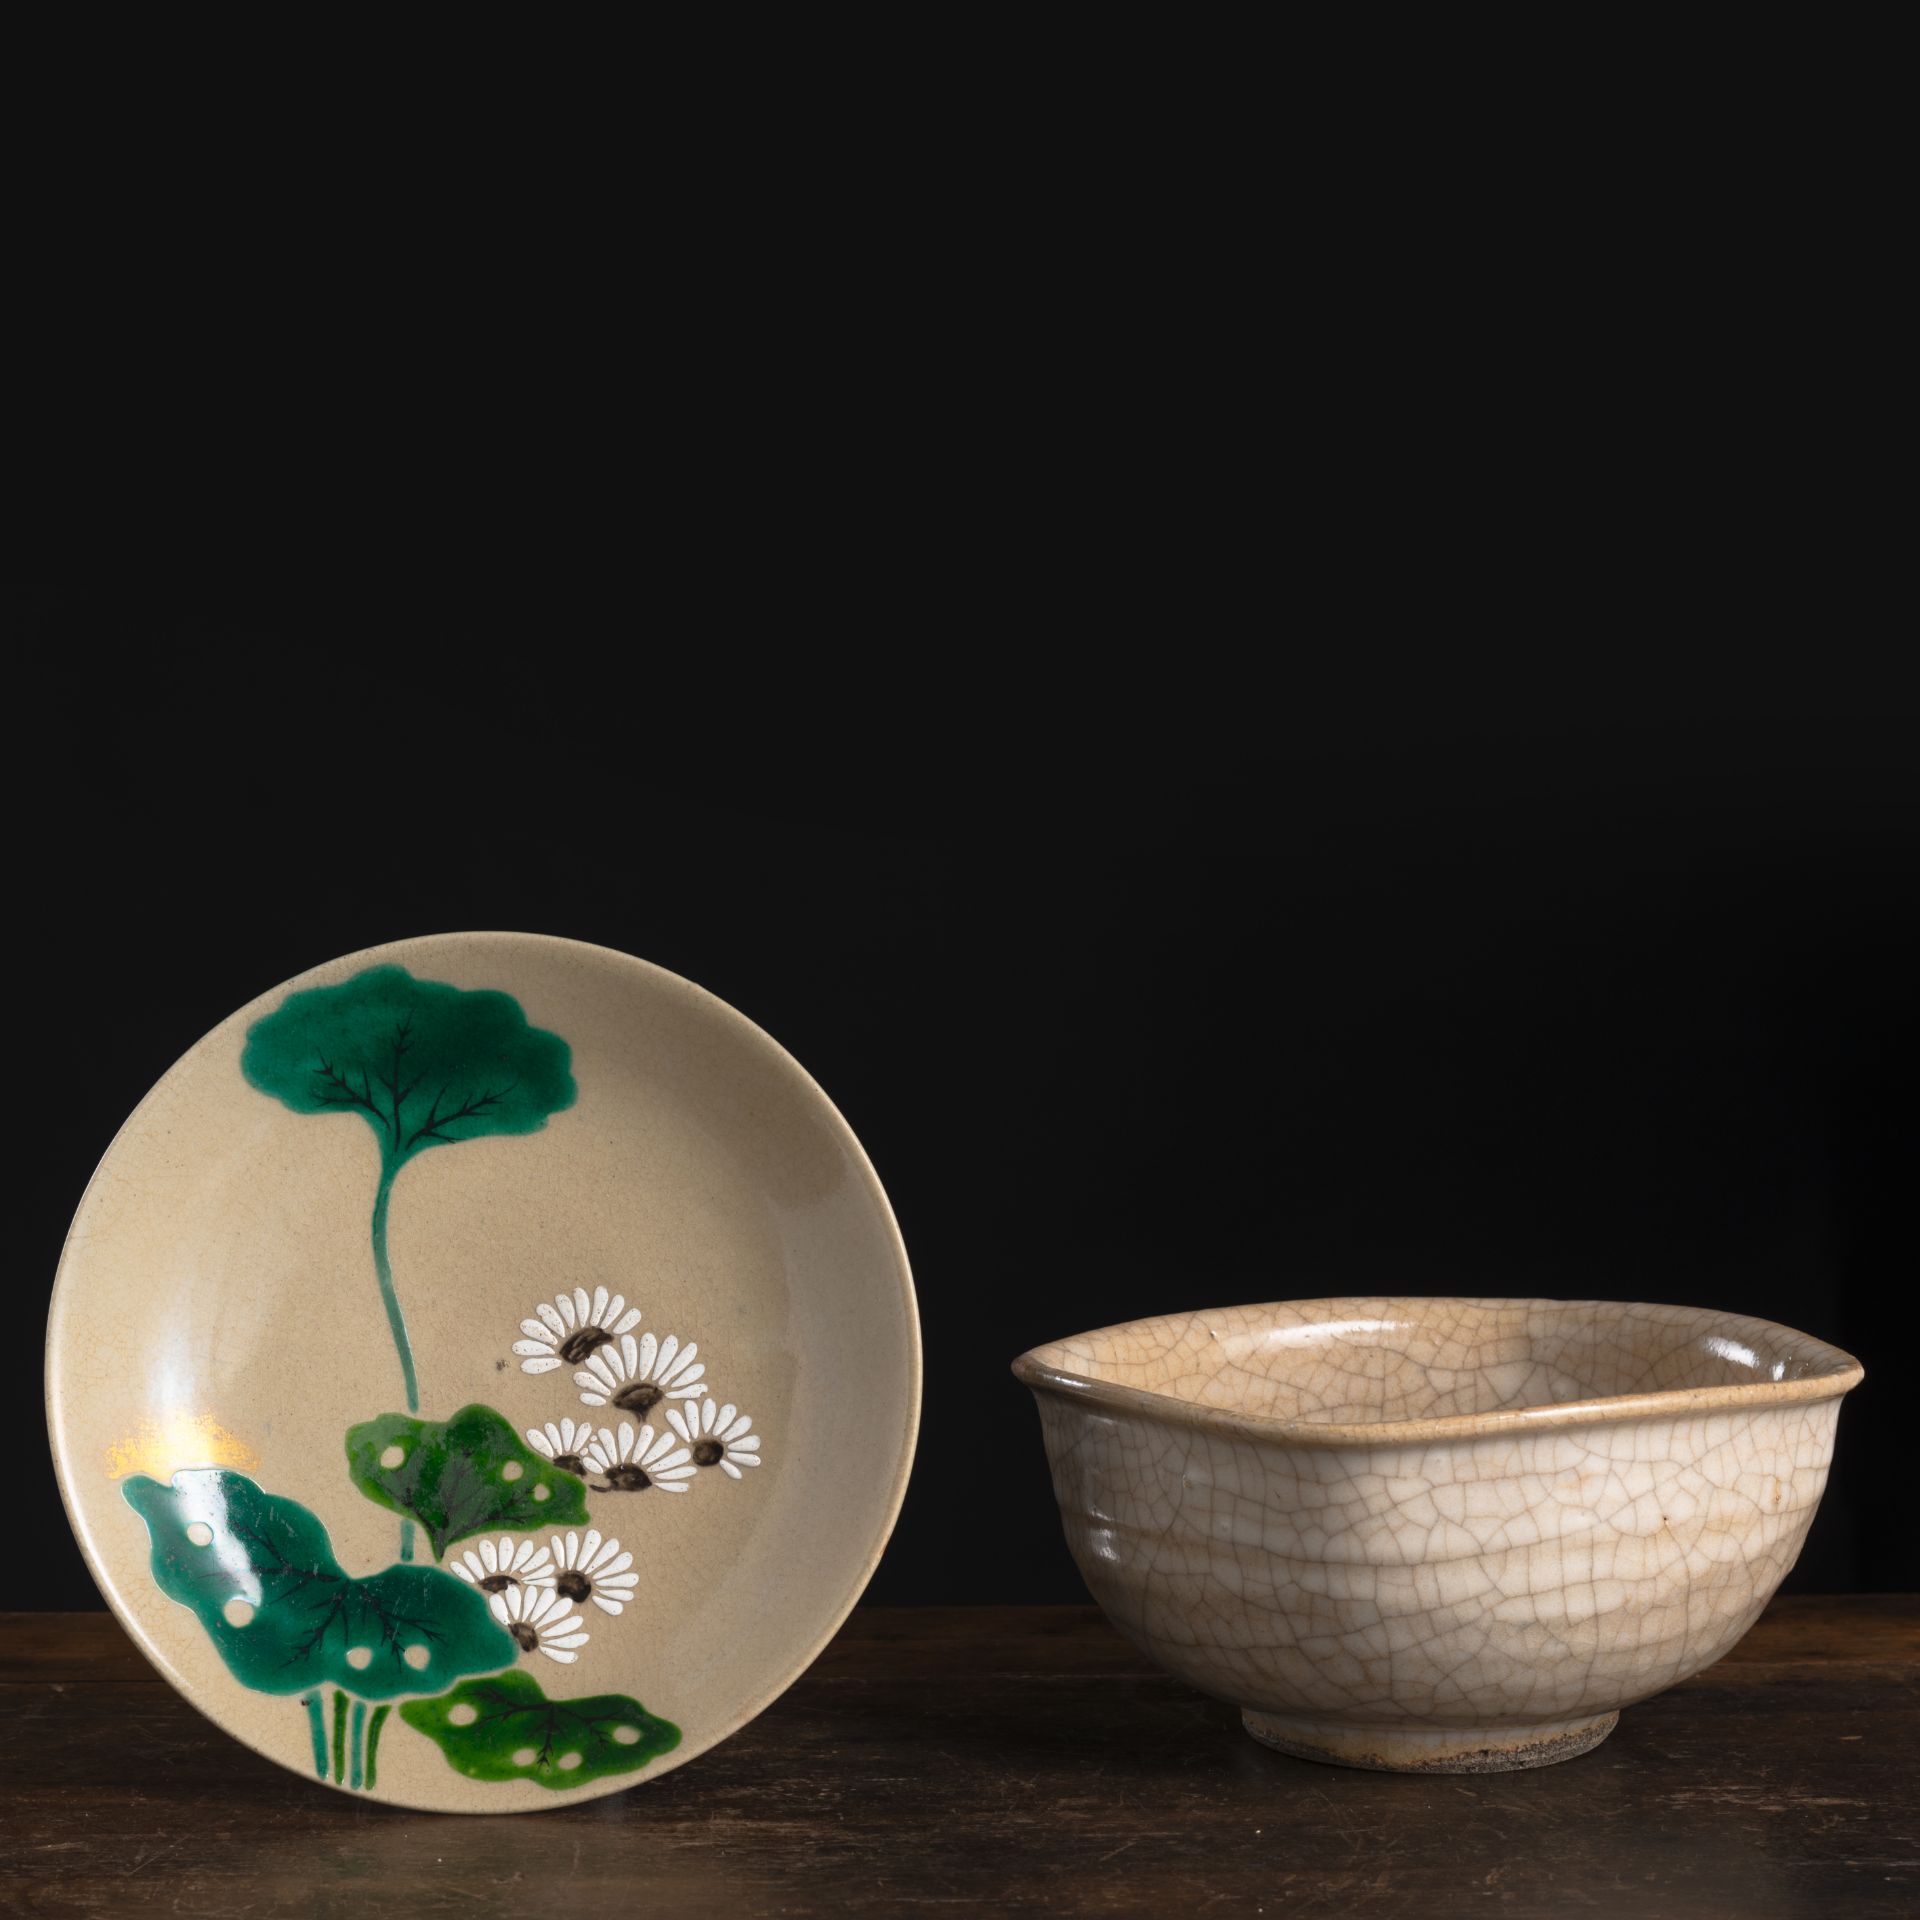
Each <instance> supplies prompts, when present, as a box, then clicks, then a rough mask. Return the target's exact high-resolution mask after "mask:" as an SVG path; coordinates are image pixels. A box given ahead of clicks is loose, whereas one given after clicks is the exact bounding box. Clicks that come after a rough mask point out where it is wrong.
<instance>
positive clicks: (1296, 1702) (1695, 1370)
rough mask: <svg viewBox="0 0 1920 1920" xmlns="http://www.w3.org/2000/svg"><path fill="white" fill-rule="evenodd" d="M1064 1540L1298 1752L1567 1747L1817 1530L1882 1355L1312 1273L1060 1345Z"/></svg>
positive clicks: (1590, 1739)
mask: <svg viewBox="0 0 1920 1920" xmlns="http://www.w3.org/2000/svg"><path fill="white" fill-rule="evenodd" d="M1014 1372H1015V1374H1016V1375H1018V1377H1019V1378H1020V1379H1021V1380H1022V1381H1024V1382H1025V1383H1026V1384H1027V1385H1028V1386H1029V1387H1031V1388H1032V1389H1033V1391H1034V1394H1035V1396H1036V1398H1037V1399H1038V1401H1039V1406H1040V1419H1041V1426H1042V1429H1043V1431H1044V1434H1045V1439H1046V1447H1047V1454H1048V1458H1049V1459H1050V1461H1051V1462H1052V1466H1053V1481H1054V1490H1055V1492H1056V1494H1057V1495H1058V1497H1059V1502H1060V1510H1061V1515H1062V1517H1063V1519H1064V1521H1065V1525H1066V1532H1067V1544H1068V1545H1069V1547H1070V1548H1071V1549H1072V1552H1073V1557H1074V1559H1075V1560H1076V1562H1078V1564H1079V1567H1080V1571H1081V1573H1082V1574H1083V1575H1084V1576H1085V1578H1086V1582H1087V1584H1088V1586H1089V1587H1091V1588H1092V1590H1093V1594H1094V1597H1095V1598H1096V1599H1097V1600H1098V1601H1099V1602H1100V1604H1101V1606H1102V1607H1103V1608H1104V1609H1105V1610H1106V1612H1107V1614H1108V1616H1109V1617H1110V1618H1111V1619H1112V1620H1113V1622H1114V1624H1115V1625H1116V1626H1118V1627H1119V1628H1120V1629H1121V1631H1122V1632H1124V1633H1125V1634H1127V1636H1128V1637H1129V1638H1130V1639H1132V1640H1133V1641H1135V1642H1136V1643H1137V1644H1138V1645H1139V1646H1140V1647H1141V1648H1143V1649H1144V1650H1145V1651H1146V1652H1147V1653H1149V1654H1151V1655H1152V1656H1153V1657H1154V1658H1155V1659H1156V1660H1158V1661H1159V1662H1160V1663H1161V1664H1162V1665H1163V1666H1166V1667H1168V1668H1170V1669H1171V1670H1172V1671H1173V1672H1175V1673H1177V1674H1179V1675H1180V1676H1181V1677H1182V1678H1183V1679H1185V1680H1188V1681H1190V1682H1191V1683H1192V1684H1193V1685H1194V1686H1196V1687H1199V1688H1201V1689H1202V1690H1203V1691H1205V1692H1207V1693H1211V1694H1215V1695H1217V1696H1218V1697H1219V1698H1221V1699H1223V1700H1228V1701H1231V1702H1232V1703H1233V1704H1234V1705H1236V1706H1238V1707H1239V1708H1240V1709H1241V1716H1242V1719H1243V1721H1244V1723H1245V1725H1246V1728H1247V1731H1248V1732H1249V1733H1251V1734H1253V1735H1254V1736H1255V1738H1256V1739H1259V1740H1263V1741H1265V1742H1266V1743H1267V1744H1268V1745H1270V1746H1274V1747H1278V1748H1280V1749H1281V1750H1282V1751H1283V1752H1286V1753H1292V1754H1298V1755H1300V1756H1302V1757H1303V1758H1306V1759H1311V1760H1326V1761H1334V1762H1338V1763H1340V1764H1343V1765H1346V1766H1357V1767H1378V1768H1385V1769H1389V1770H1394V1771H1403V1770H1406V1771H1423V1770H1430V1771H1436V1772H1498V1771H1505V1770H1507V1769H1511V1768H1517V1767H1532V1766H1541V1765H1545V1764H1547V1763H1549V1762H1552V1761H1556V1760H1568V1759H1572V1758H1573V1757H1574V1756H1575V1755H1577V1754H1581V1753H1585V1752H1586V1751H1587V1750H1588V1749H1589V1748H1591V1747H1594V1746H1597V1745H1598V1744H1599V1742H1600V1741H1602V1740H1604V1739H1605V1738H1606V1736H1607V1734H1608V1733H1609V1732H1611V1731H1612V1729H1613V1725H1614V1722H1615V1720H1616V1718H1617V1717H1618V1714H1619V1710H1620V1709H1621V1708H1622V1707H1624V1706H1627V1705H1630V1704H1631V1703H1632V1702H1633V1701H1635V1700H1642V1699H1645V1698H1646V1697H1647V1695H1649V1694H1653V1693H1658V1692H1659V1691H1660V1690H1661V1689H1662V1688H1664V1687H1669V1686H1672V1685H1673V1683H1674V1682H1675V1681H1677V1680H1683V1679H1685V1678H1686V1677H1687V1675H1689V1674H1691V1673H1697V1672H1698V1671H1699V1670H1700V1669H1701V1668H1702V1667H1705V1666H1709V1665H1711V1664H1712V1662H1714V1661H1715V1660H1717V1659H1719V1658H1720V1656H1721V1655H1722V1654H1723V1653H1725V1652H1726V1651H1727V1649H1728V1648H1729V1647H1731V1646H1732V1645H1733V1643H1734V1642H1735V1641H1736V1640H1738V1639H1739V1638H1740V1636H1741V1635H1742V1634H1744V1633H1745V1632H1746V1631H1747V1629H1748V1628H1749V1627H1750V1626H1752V1624H1753V1623H1754V1620H1755V1619H1756V1618H1757V1617H1758V1615H1759V1613H1760V1610H1761V1608H1762V1607H1764V1606H1765V1605H1766V1603H1767V1600H1768V1599H1769V1598H1770V1596H1771V1595H1772V1593H1773V1590H1774V1589H1775V1588H1776V1587H1777V1586H1778V1585H1779V1584H1780V1581H1781V1579H1782V1577H1783V1576H1784V1575H1785V1574H1786V1572H1787V1570H1788V1569H1789V1568H1790V1567H1791V1566H1792V1565H1793V1563H1794V1561H1795V1559H1796V1558H1797V1557H1798V1556H1799V1552H1800V1546H1801V1543H1802V1541H1803V1540H1804V1539H1805V1538H1806V1533H1807V1527H1808V1525H1809V1524H1810V1523H1811V1521H1812V1519H1813V1514H1814V1509H1815V1508H1816V1507H1817V1506H1818V1505H1819V1501H1820V1495H1821V1493H1822V1491H1823V1490H1824V1488H1825V1486H1826V1482H1827V1467H1828V1463H1829V1461H1830V1460H1831V1459H1832V1456H1833V1431H1834V1423H1835V1421H1836V1419H1837V1417H1838V1415H1839V1410H1840V1398H1841V1396H1842V1395H1843V1394H1844V1393H1846V1392H1847V1391H1848V1390H1849V1389H1850V1388H1852V1387H1854V1386H1856V1385H1858V1384H1859V1381H1860V1379H1861V1377H1862V1376H1861V1368H1860V1365H1859V1363H1858V1362H1857V1361H1855V1360H1853V1359H1852V1358H1851V1357H1850V1356H1848V1355H1847V1354H1844V1353H1842V1352H1840V1351H1839V1350H1838V1349H1837V1348H1834V1347H1830V1346H1827V1345H1825V1344H1824V1343H1823V1342H1821V1341H1818V1340H1813V1339H1809V1338H1808V1337H1807V1336H1806V1335H1805V1334H1800V1333H1794V1332H1791V1331H1789V1330H1788V1329H1787V1328H1785V1327H1777V1326H1774V1325H1772V1324H1771V1323H1770V1322H1768V1321H1764V1320H1749V1319H1743V1318H1740V1317H1738V1316H1736V1315H1731V1314H1722V1313H1708V1312H1702V1311H1700V1310H1698V1309H1695V1308H1691V1307H1666V1306H1631V1305H1623V1304H1617V1303H1612V1302H1606V1301H1560V1300H1415V1299H1392V1300H1363V1299H1342V1300H1296V1301H1290V1302H1286V1303H1283V1304H1279V1305H1274V1306H1253V1307H1230V1308H1224V1309H1221V1310H1218V1311H1214V1312H1203V1313H1189V1314H1172V1315H1168V1316H1166V1317H1164V1318H1161V1319H1154V1320H1136V1321H1133V1322H1131V1323H1130V1324H1128V1325H1126V1326H1119V1327H1108V1328H1105V1329H1103V1330H1101V1331H1100V1332H1097V1333H1088V1334H1082V1335H1080V1336H1079V1337H1078V1338H1076V1339H1072V1340H1061V1341H1056V1342H1054V1343H1053V1344H1051V1345H1049V1346H1043V1347H1036V1348H1035V1349H1034V1350H1033V1351H1032V1352H1031V1353H1027V1354H1023V1355H1022V1356H1021V1357H1020V1358H1019V1359H1018V1360H1017V1361H1015V1362H1014Z"/></svg>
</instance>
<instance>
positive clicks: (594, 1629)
mask: <svg viewBox="0 0 1920 1920" xmlns="http://www.w3.org/2000/svg"><path fill="white" fill-rule="evenodd" d="M46 1379H47V1419H48V1427H49V1432H50V1437H51V1441H52V1447H53V1455H54V1462H55V1467H56V1470H57V1473H58V1475H59V1480H60V1486H61V1492H62V1495H63V1497H64V1499H65V1501H66V1505H67V1512H68V1516H69V1518H70V1519H71V1521H72V1523H73V1528H74V1532H75V1534H76V1536H77V1537H78V1540H79V1543H80V1546H81V1548H82V1550H83V1552H84V1553H85V1555H86V1558H87V1561H88V1564H89V1566H90V1567H91V1569H92V1571H93V1574H94V1577H95V1579H96V1580H97V1581H98V1582H99V1585H100V1589H101V1591H102V1593H103V1594H104V1595H105V1596H106V1598H107V1601H108V1603H109V1604H110V1605H111V1606H112V1608H113V1610H114V1612H115V1613H116V1614H117V1615H118V1616H119V1619H120V1621H121V1623H122V1624H123V1625H124V1626H125V1627H126V1628H127V1630H128V1631H129V1632H130V1633H131V1634H132V1635H133V1637H134V1639H135V1640H136V1642H137V1643H138V1644H139V1645H140V1647H141V1648H142V1649H143V1651H144V1652H145V1653H146V1654H147V1656H148V1657H149V1658H150V1659H151V1660H152V1661H153V1663H154V1664H155V1666H157V1667H158V1668H159V1670H160V1671H161V1673H162V1674H163V1675H165V1676H166V1678H167V1679H168V1680H170V1681H171V1682H172V1683H173V1684H174V1685H175V1686H176V1687H178V1688H179V1689H180V1691H181V1692H182V1693H183V1694H185V1695H186V1697H187V1698H188V1699H189V1700H190V1701H192V1702H193V1704H194V1705H195V1706H197V1707H199V1708H200V1709H201V1710H202V1711H203V1712H204V1713H206V1714H207V1715H208V1716H209V1717H210V1718H212V1719H213V1720H214V1721H215V1722H217V1723H218V1724H219V1725H220V1726H221V1727H223V1728H225V1729H226V1730H227V1731H228V1732H229V1733H231V1734H233V1735H234V1736H236V1737H237V1738H238V1739H240V1740H242V1741H244V1742H245V1743H246V1744H247V1745H249V1746H251V1747H253V1748H254V1749H255V1750H256V1751H258V1752H260V1753H262V1754H264V1755H265V1756H267V1757H268V1758H269V1759H272V1760H275V1761H278V1762H279V1763H280V1764H281V1765H283V1766H285V1767H289V1768H291V1769H293V1770H294V1771H295V1772H297V1773H300V1774H302V1775H304V1776H305V1777H307V1778H308V1779H310V1780H318V1781H321V1782H323V1783H325V1784H326V1785H327V1786H328V1787H329V1788H332V1789H337V1790H339V1791H340V1792H342V1793H346V1794H350V1795H355V1796H358V1797H361V1798H372V1799H375V1800H381V1801H389V1802H393V1803H396V1804H399V1805H402V1806H407V1807H414V1808H421V1809H426V1810H430V1811H437V1812H455V1813H500V1812H515V1811H528V1810H533V1809H538V1808H543V1807H551V1806H556V1805H564V1804H566V1803H567V1802H569V1801H573V1800H580V1799H589V1798H593V1797H595V1796H598V1795H601V1794H607V1793H613V1792H617V1791H619V1790H620V1789H622V1788H625V1787H629V1786H632V1785H635V1784H636V1783H639V1782H644V1781H646V1780H649V1779H654V1778H657V1777H658V1776H659V1775H661V1774H662V1773H665V1772H667V1771H668V1770H669V1769H671V1768H673V1767H676V1766H679V1765H680V1764H682V1763H683V1762H684V1761H687V1760H691V1759H694V1758H695V1757H696V1756H698V1755H699V1754H701V1753H702V1752H704V1751H705V1750H706V1749H707V1748H709V1747H711V1746H713V1745H714V1744H715V1743H716V1742H717V1741H720V1740H723V1739H725V1738H726V1737H727V1735H728V1734H730V1733H732V1732H734V1731H735V1730H736V1729H737V1728H739V1727H740V1726H741V1725H743V1724H744V1723H745V1722H746V1721H747V1720H749V1719H751V1718H752V1717H753V1716H754V1715H755V1714H757V1713H758V1712H760V1711H761V1709H762V1708H764V1707H766V1706H767V1705H768V1704H769V1703H770V1702H771V1701H772V1700H773V1699H775V1698H776V1697H777V1696H778V1695H779V1694H780V1693H781V1692H782V1691H783V1690H784V1689H785V1688H786V1687H787V1686H789V1685H790V1684H791V1683H792V1682H793V1681H794V1680H795V1679H796V1678H797V1677H798V1676H799V1675H800V1673H801V1672H803V1671H804V1670H805V1668H806V1667H807V1665H808V1664H809V1663H810V1662H811V1661H812V1659H813V1658H814V1656H815V1655H816V1654H817V1653H818V1652H819V1651H820V1649H821V1648H822V1647H823V1646H824V1645H825V1644H826V1642H827V1641H828V1640H829V1639H830V1638H831V1637H832V1635H833V1633H834V1632H835V1630H836V1629H837V1628H838V1626H839V1625H840V1623H841V1621H842V1620H843V1619H844V1618H845V1617H846V1614H847V1612H848V1611H849V1609H850V1608H851V1607H852V1605H853V1603H854V1601H855V1599H856V1598H857V1597H858V1596H859V1593H860V1591H861V1589H862V1588H863V1587H864V1586H865V1584H866V1582H867V1579H868V1577H869V1576H870V1574H871V1573H872V1571H873V1567H874V1565H875V1562H876V1561H877V1560H878V1558H879V1555H880V1551H881V1548H882V1547H883V1546H884V1544H885V1542H886V1540H887V1537H888V1534H889V1532H890V1531H891V1529H892V1526H893V1522H894V1518H895V1515H896V1514H897V1512H898V1510H899V1505H900V1500H901V1496H902V1494H903V1492H904V1490H905V1485H906V1479H907V1473H908V1469H909V1467H910V1465H911V1462H912V1456H913V1448H914V1440H915V1435H916V1431H917V1426H918V1419H919V1402H920V1343H919V1323H918V1319H917V1316H916V1312H915V1305H914V1297H913V1287H912V1281H911V1278H910V1275H909V1272H908V1267H907V1260H906V1254H905V1250H904V1248H903V1247H902V1245H901V1240H900V1235H899V1231H898V1229H897V1227H896V1226H895V1223H894V1219H893V1215H892V1212H891V1210H890V1208H889V1207H888V1204H887V1200H886V1196H885V1194H884V1193H883V1192H882V1190H881V1187H880V1184H879V1181H878V1180H877V1178H876V1177H875V1174H874V1172H873V1169H872V1167H871V1165H870V1164H869V1163H868V1160H867V1157H866V1155H865V1154H864V1153H863V1152H862V1150H861V1148H860V1145H859V1143H858V1141H857V1140H855V1138H854V1136H853V1134H852V1133H851V1131H850V1130H849V1129H848V1127H847V1124H846V1122H845V1121H844V1120H843V1119H842V1118H841V1116H840V1115H839V1113H838V1112H837V1111H836V1110H835V1109H834V1107H833V1106H832V1104H831V1103H830V1102H829V1101H828V1099H827V1097H826V1096H825V1094H823V1093H822V1092H821V1091H820V1089H819V1088H818V1087H817V1086H816V1085H815V1084H814V1082H813V1081H812V1080H811V1079H809V1078H808V1076H807V1075H806V1074H805V1073H804V1072H803V1071H802V1070H801V1068H800V1067H799V1066H798V1065H797V1064H796V1063H795V1062H794V1060H793V1059H792V1058H791V1057H790V1056H789V1055H788V1054H786V1053H785V1052H784V1051H782V1049H781V1048H780V1047H779V1046H778V1045H776V1044H775V1043H774V1041H773V1040H771V1039H770V1038H769V1037H768V1036H767V1035H766V1034H765V1033H763V1032H761V1031H760V1029H759V1028H758V1027H756V1026H754V1025H753V1024H752V1023H751V1022H750V1021H748V1020H747V1019H746V1018H745V1017H744V1016H742V1015H741V1014H739V1013H736V1012H735V1011H734V1010H733V1009H732V1008H730V1007H728V1006H727V1005H725V1004H724V1003H723V1002H722V1001H720V1000H717V999H715V998H714V997H713V996H712V995H711V994H709V993H706V992H704V991H703V990H702V989H701V988H699V987H696V986H694V985H692V984H691V983H690V982H688V981H686V980H683V979H680V978H679V977H677V976H676V975H674V974H671V973H667V972H664V971H662V970H661V969H660V968H658V967H654V966H650V965H648V964H647V963H646V962H644V961H641V960H636V959H633V958H631V957H630V956H628V955H626V954H621V953H615V952H612V951H610V950H608V949H606V948H602V947H594V946H588V945H583V944H581V943H578V942H575V941H569V940H562V939H556V938H549V937H546V936H543V935H533V934H510V933H465V934H447V935H439V936H434V937H430V938H424V939H417V940H404V941H399V942H396V943H394V944H392V945H389V946H384V947H378V948H373V949H370V950H369V951H366V952H363V953H356V954H352V955H349V956H348V957H346V958H344V959H340V960H335V961H331V962H329V963H328V964H327V965H325V966H321V967H316V968H315V969H313V971H312V972H310V973H305V974H302V975H301V976H300V977H299V978H297V979H295V980H291V981H288V982H287V983H286V984H285V985H283V986H280V987H276V988H275V989H273V991H272V992H270V993H267V994H265V995H263V996H262V997H261V998H260V999H258V1000H256V1001H254V1002H253V1003H252V1004H251V1005H249V1006H246V1007H243V1008H241V1009H240V1011H239V1012H237V1013H236V1014H234V1015H233V1016H232V1018H230V1019H228V1020H226V1021H225V1022H223V1023H222V1024H221V1025H220V1026H219V1027H217V1028H215V1029H214V1031H213V1032H212V1033H210V1034H208V1035H207V1036H206V1038H205V1039H203V1040H201V1041H200V1042H199V1044H198V1045H197V1046H195V1047H194V1048H193V1049H192V1050H191V1051H190V1052H189V1053H187V1054H186V1056H185V1057H184V1058H183V1059H181V1060H180V1061H179V1062H178V1063H177V1064H176V1065H175V1066H174V1067H173V1068H172V1069H171V1070H170V1071H169V1072H168V1073H167V1074H166V1075H165V1077H164V1078H163V1079H162V1080H161V1081H160V1082H159V1084H158V1085H157V1086H156V1087H155V1088H154V1089H153V1091H152V1092H151V1093H150V1094H149V1095H148V1096H147V1098H146V1099H145V1100H144V1101H143V1102H142V1103H141V1105H140V1106H139V1108H138V1109H137V1110H136V1111H135V1112H134V1114H133V1116H132V1117H131V1118H130V1119H129V1120H128V1121H127V1122H126V1124H125V1125H124V1126H123V1127H122V1128H121V1130H120V1133H119V1134H118V1136H117V1137H116V1138H115V1140H114V1141H113V1144H112V1145H111V1147H110V1148H109V1149H108V1151H107V1154H106V1157H105V1158H104V1159H103V1160H102V1162H101V1164H100V1166H99V1169H98V1170H97V1172H96V1173H95V1175H94V1177H93V1180H92V1182H91V1184H90V1185H89V1186H88V1188H87V1191H86V1194H85V1196H84V1197H83V1198H82V1200H81V1202H80V1207H79V1211H78V1213H77V1214H76V1215H75V1218H74V1222H73V1227H72V1231H71V1233H70V1234H69V1236H68V1240H67V1245H66V1249H65V1252H64V1254H63V1255H62V1258H61V1262H60V1269H59V1275H58V1278H57V1280H56V1282H55V1287H54V1297H53V1305H52V1311H51V1315H50V1318H49V1323H48V1331H47V1373H46Z"/></svg>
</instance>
